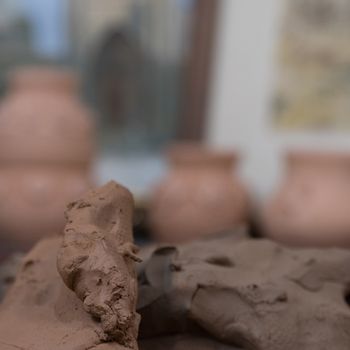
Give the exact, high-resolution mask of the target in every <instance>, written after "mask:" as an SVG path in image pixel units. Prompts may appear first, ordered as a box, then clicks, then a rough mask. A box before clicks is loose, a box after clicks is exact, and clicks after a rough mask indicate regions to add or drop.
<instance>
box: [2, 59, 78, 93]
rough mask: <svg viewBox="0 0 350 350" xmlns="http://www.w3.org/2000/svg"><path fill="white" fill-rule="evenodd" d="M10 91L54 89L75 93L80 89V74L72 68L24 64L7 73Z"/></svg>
mask: <svg viewBox="0 0 350 350" xmlns="http://www.w3.org/2000/svg"><path fill="white" fill-rule="evenodd" d="M7 80H8V85H9V91H10V92H12V91H13V92H17V91H18V90H24V89H28V90H32V89H36V90H43V91H46V90H51V89H52V90H54V91H61V92H66V93H74V92H77V91H78V89H79V78H78V75H77V74H76V73H75V72H74V71H73V70H71V69H69V68H65V67H57V66H50V65H23V66H20V67H17V68H15V69H13V70H11V71H10V72H9V73H8V75H7Z"/></svg>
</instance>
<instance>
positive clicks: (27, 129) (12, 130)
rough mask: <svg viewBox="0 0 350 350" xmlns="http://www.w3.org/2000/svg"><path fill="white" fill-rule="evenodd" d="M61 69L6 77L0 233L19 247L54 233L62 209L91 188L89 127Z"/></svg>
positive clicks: (73, 85) (0, 134)
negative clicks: (8, 80) (7, 79)
mask: <svg viewBox="0 0 350 350" xmlns="http://www.w3.org/2000/svg"><path fill="white" fill-rule="evenodd" d="M77 86H78V82H77V78H76V77H75V76H74V75H73V74H72V73H70V72H68V71H65V70H59V69H53V68H45V67H26V68H22V69H19V70H17V71H15V72H14V73H13V74H12V75H10V84H9V92H8V94H7V95H6V97H5V98H4V100H3V101H2V103H1V105H0V232H1V234H0V235H1V241H2V242H3V244H5V243H4V242H6V244H7V245H17V248H18V247H22V248H25V247H27V246H30V245H31V244H32V243H33V242H35V241H36V240H37V239H38V238H40V237H42V236H43V235H45V234H48V233H51V232H59V231H60V230H62V228H63V225H64V217H63V215H62V212H63V209H64V207H65V205H66V204H67V203H68V202H69V201H71V200H73V199H74V198H76V196H77V195H80V194H81V193H82V192H83V191H85V190H86V189H87V188H89V187H90V186H91V184H92V182H91V177H90V166H91V162H92V157H93V149H94V145H93V144H94V142H93V140H94V136H93V134H94V128H93V123H92V119H91V117H90V112H89V111H88V110H87V109H86V108H85V107H84V106H83V105H82V104H81V103H80V101H79V99H78V97H77Z"/></svg>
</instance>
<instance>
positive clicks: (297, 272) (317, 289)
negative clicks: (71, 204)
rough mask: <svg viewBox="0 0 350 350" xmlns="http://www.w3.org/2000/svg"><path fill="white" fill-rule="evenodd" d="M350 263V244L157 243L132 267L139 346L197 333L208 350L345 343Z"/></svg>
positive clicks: (349, 342)
mask: <svg viewBox="0 0 350 350" xmlns="http://www.w3.org/2000/svg"><path fill="white" fill-rule="evenodd" d="M349 266H350V251H346V250H340V249H333V250H332V249H330V250H317V249H315V250H311V249H304V250H302V249H298V250H296V249H295V250H294V249H289V248H284V247H282V246H280V245H278V244H276V243H273V242H271V241H267V240H245V239H243V240H241V241H237V239H235V238H234V237H233V236H227V237H223V238H221V239H216V240H207V241H201V242H194V243H190V244H186V245H179V246H163V247H159V248H158V249H156V250H155V251H154V252H153V254H152V255H151V257H150V258H149V260H148V261H146V262H145V263H144V264H143V265H142V270H141V271H140V273H139V294H140V295H139V305H138V311H139V313H140V314H141V317H142V321H141V326H140V338H141V344H144V345H142V349H145V350H148V349H153V346H154V345H153V344H155V343H156V340H157V339H161V341H162V342H163V341H164V337H165V336H168V335H169V334H180V335H181V334H189V335H192V336H193V337H196V335H198V334H202V333H203V332H204V333H205V334H206V336H207V337H209V338H211V339H212V341H213V342H217V343H221V344H222V345H220V346H221V347H219V348H218V347H217V344H213V343H212V344H211V345H210V343H209V342H208V343H206V344H207V348H208V349H212V350H214V349H226V348H227V347H224V344H227V345H226V346H238V347H240V348H244V349H246V350H300V349H307V350H329V349H332V350H348V349H350V308H349V305H348V304H347V302H346V295H347V293H349V286H350V270H349ZM166 339H167V338H166ZM193 339H194V338H193ZM148 344H152V345H151V346H148ZM166 344H167V345H166V346H165V347H164V348H166V349H168V350H170V349H178V347H177V344H176V342H174V343H171V342H169V341H168V342H166ZM154 349H156V347H154Z"/></svg>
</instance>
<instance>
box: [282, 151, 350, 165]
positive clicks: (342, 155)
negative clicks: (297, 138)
mask: <svg viewBox="0 0 350 350" xmlns="http://www.w3.org/2000/svg"><path fill="white" fill-rule="evenodd" d="M285 158H286V159H287V161H288V163H292V162H293V163H294V162H312V163H341V162H344V163H345V162H350V152H347V151H321V150H288V151H287V152H286V154H285Z"/></svg>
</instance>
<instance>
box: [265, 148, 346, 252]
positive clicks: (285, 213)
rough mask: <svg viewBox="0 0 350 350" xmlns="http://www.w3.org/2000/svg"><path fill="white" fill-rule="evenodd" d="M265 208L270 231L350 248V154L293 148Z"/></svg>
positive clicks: (296, 240) (282, 237)
mask: <svg viewBox="0 0 350 350" xmlns="http://www.w3.org/2000/svg"><path fill="white" fill-rule="evenodd" d="M286 159H287V171H286V176H285V178H284V181H283V182H282V184H281V185H280V187H279V189H278V190H277V192H276V193H275V195H274V196H273V197H272V198H271V200H270V201H269V202H268V203H267V205H266V207H265V208H264V210H263V215H262V219H263V227H264V231H265V234H266V236H268V237H270V238H272V239H275V240H278V241H280V242H283V243H286V244H290V245H299V246H315V247H318V246H321V247H322V246H339V247H345V246H346V247H350V154H341V153H326V152H302V151H297V152H295V151H294V152H289V153H288V154H287V156H286Z"/></svg>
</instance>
